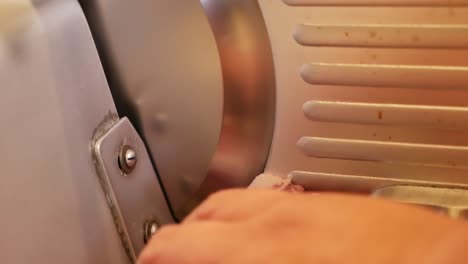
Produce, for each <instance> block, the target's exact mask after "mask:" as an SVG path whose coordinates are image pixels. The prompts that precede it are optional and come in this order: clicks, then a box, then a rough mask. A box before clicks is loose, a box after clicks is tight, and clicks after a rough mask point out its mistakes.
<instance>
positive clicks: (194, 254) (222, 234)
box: [138, 222, 240, 264]
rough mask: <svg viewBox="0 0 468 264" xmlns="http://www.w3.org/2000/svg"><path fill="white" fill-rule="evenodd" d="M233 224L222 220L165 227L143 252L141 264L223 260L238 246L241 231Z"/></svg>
mask: <svg viewBox="0 0 468 264" xmlns="http://www.w3.org/2000/svg"><path fill="white" fill-rule="evenodd" d="M234 228H235V227H234V225H232V224H224V223H220V222H199V223H189V224H183V225H178V226H168V227H164V228H162V229H161V230H160V231H159V232H158V233H156V234H155V235H154V236H153V238H152V239H151V241H150V243H149V245H148V246H147V247H146V248H145V249H144V251H143V252H142V253H141V255H140V257H139V260H138V264H188V263H222V260H223V259H225V258H227V257H228V256H229V255H232V253H233V252H234V251H235V250H236V248H237V245H236V243H235V241H238V239H237V238H236V233H237V234H239V233H240V232H237V231H234V230H233V229H234ZM226 238H229V239H226Z"/></svg>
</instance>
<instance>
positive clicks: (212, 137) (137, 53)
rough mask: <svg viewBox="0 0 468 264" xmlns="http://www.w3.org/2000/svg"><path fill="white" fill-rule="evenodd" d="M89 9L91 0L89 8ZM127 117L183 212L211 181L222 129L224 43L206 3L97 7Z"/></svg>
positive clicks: (95, 19) (101, 41) (167, 0)
mask: <svg viewBox="0 0 468 264" xmlns="http://www.w3.org/2000/svg"><path fill="white" fill-rule="evenodd" d="M84 2H86V1H84ZM84 10H85V12H87V15H88V17H89V19H90V24H91V28H92V29H93V31H94V36H95V38H96V40H97V43H98V47H100V52H101V53H102V54H103V58H105V65H108V66H110V67H107V69H106V70H107V73H108V74H107V75H108V77H109V79H110V87H111V90H112V93H113V96H114V98H115V100H116V103H117V106H118V110H119V113H120V114H121V115H125V116H128V117H129V118H130V120H131V121H132V123H133V124H134V125H135V127H136V129H137V130H138V132H139V133H140V135H141V136H142V138H143V140H144V141H145V143H146V145H147V147H148V150H149V153H150V156H151V157H152V159H153V161H154V162H155V164H156V167H157V170H158V176H159V177H160V178H161V181H162V183H163V186H164V189H165V192H166V194H167V197H168V199H169V203H170V206H171V208H172V209H173V210H174V211H175V212H178V211H179V210H180V209H181V208H182V207H183V206H185V205H186V204H187V202H188V201H190V200H192V198H191V197H192V196H193V195H194V193H195V192H196V191H197V190H198V189H199V187H200V184H201V183H202V182H203V181H204V180H205V178H206V173H207V171H208V168H209V165H210V163H211V159H212V157H213V154H214V152H215V149H216V147H217V144H218V140H219V135H220V133H221V126H222V119H223V117H222V115H223V113H222V108H223V80H222V73H221V65H220V62H219V56H218V52H217V47H216V43H215V40H214V36H213V33H212V30H211V29H210V26H209V24H208V21H207V18H206V16H205V14H204V12H203V9H202V7H201V5H200V3H199V2H198V1H173V0H163V1H153V0H145V1H139V2H138V4H135V3H134V2H133V1H109V0H97V1H89V4H87V5H84Z"/></svg>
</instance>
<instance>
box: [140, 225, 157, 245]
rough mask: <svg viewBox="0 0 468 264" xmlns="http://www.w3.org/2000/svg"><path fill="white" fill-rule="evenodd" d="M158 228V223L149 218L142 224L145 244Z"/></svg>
mask: <svg viewBox="0 0 468 264" xmlns="http://www.w3.org/2000/svg"><path fill="white" fill-rule="evenodd" d="M158 229H159V223H158V222H157V221H155V220H149V221H147V222H146V223H145V225H144V231H143V232H144V238H143V240H144V242H145V244H147V243H148V242H149V241H150V239H151V237H152V236H153V235H154V234H156V232H157V231H158Z"/></svg>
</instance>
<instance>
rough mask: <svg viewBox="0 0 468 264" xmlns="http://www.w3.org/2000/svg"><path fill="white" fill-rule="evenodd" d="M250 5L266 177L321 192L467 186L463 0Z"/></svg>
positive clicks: (467, 60)
mask: <svg viewBox="0 0 468 264" xmlns="http://www.w3.org/2000/svg"><path fill="white" fill-rule="evenodd" d="M259 3H260V5H261V8H262V11H263V14H264V17H265V21H266V24H267V28H268V31H269V36H270V39H271V43H272V49H273V57H274V61H275V72H276V75H275V76H276V80H277V108H276V126H275V133H274V138H273V143H272V148H271V153H270V157H269V160H268V163H267V167H266V173H269V174H273V175H288V174H290V173H291V174H293V175H294V177H293V179H294V181H295V182H303V183H306V184H307V187H308V188H310V189H319V190H328V191H335V190H340V191H348V192H353V191H359V192H367V193H369V192H372V191H374V190H375V188H379V187H383V186H386V185H394V184H400V185H405V184H415V185H424V186H433V185H436V186H438V187H448V188H453V187H456V188H460V189H462V188H467V185H468V177H466V175H467V165H468V159H466V158H465V152H466V150H467V146H468V129H467V128H468V127H467V124H465V121H464V120H465V119H466V118H465V114H464V113H465V112H466V111H467V109H468V89H467V88H468V79H467V78H466V72H467V70H468V49H466V43H467V38H468V35H467V34H464V33H463V32H464V31H465V30H466V29H467V28H468V6H467V4H468V2H467V1H465V0H461V1H449V2H448V1H437V0H421V1H419V0H416V1H411V0H401V1H399V0H398V1H390V0H379V1H370V0H331V1H327V0H284V1H269V0H260V1H259ZM285 3H286V4H285ZM350 6H353V7H350ZM395 6H398V8H393V7H395Z"/></svg>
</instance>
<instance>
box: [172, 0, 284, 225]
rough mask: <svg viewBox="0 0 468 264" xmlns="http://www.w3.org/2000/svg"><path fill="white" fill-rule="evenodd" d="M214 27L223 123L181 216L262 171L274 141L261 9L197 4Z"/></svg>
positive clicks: (271, 77)
mask: <svg viewBox="0 0 468 264" xmlns="http://www.w3.org/2000/svg"><path fill="white" fill-rule="evenodd" d="M201 3H202V6H203V8H204V9H205V12H206V15H207V16H208V20H209V22H210V25H211V27H212V29H213V32H214V35H215V39H216V43H217V45H218V51H219V56H220V59H221V66H222V72H223V81H224V109H223V123H222V130H221V135H220V139H219V143H218V146H217V149H216V151H215V153H214V156H213V159H212V162H211V164H210V168H209V171H208V176H207V178H206V179H205V181H204V182H203V184H202V186H201V188H200V190H199V191H198V192H197V193H196V195H195V197H194V199H193V200H192V202H191V203H190V204H188V205H187V206H186V207H184V208H183V209H182V210H180V211H176V212H175V214H176V215H177V216H178V217H180V218H182V217H184V216H185V215H187V214H188V213H189V212H190V211H191V210H192V209H193V207H195V206H196V205H197V204H198V203H199V202H200V201H201V200H202V199H204V198H205V197H207V196H208V195H209V194H210V193H213V192H215V191H217V190H220V189H224V188H230V187H245V186H247V185H248V184H250V183H251V182H252V181H253V179H254V178H255V176H257V175H258V174H260V173H262V172H263V171H264V168H265V164H266V162H267V159H268V156H269V152H270V146H271V142H272V138H273V132H274V123H275V111H276V84H275V83H276V80H275V72H274V63H273V53H272V48H271V44H270V39H269V35H268V31H267V28H266V24H265V20H264V17H263V13H262V10H261V8H260V5H259V3H258V2H257V1H251V0H237V1H231V0H201Z"/></svg>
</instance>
